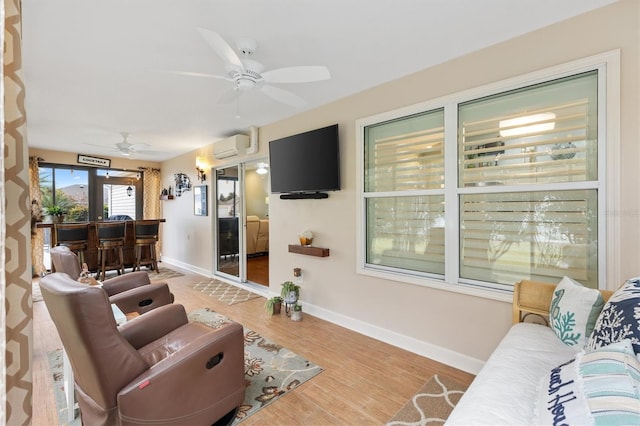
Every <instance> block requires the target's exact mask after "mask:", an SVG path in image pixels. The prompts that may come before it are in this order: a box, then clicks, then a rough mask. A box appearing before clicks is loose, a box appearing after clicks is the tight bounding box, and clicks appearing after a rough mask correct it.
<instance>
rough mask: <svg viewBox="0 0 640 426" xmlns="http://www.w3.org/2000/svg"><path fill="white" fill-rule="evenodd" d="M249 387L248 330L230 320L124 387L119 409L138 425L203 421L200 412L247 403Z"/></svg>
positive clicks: (215, 418) (120, 395)
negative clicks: (246, 374)
mask: <svg viewBox="0 0 640 426" xmlns="http://www.w3.org/2000/svg"><path fill="white" fill-rule="evenodd" d="M202 326H203V327H207V326H205V325H202ZM244 392H245V378H244V335H243V330H242V326H241V325H240V324H237V323H230V324H228V325H225V326H224V327H222V328H219V329H210V331H209V332H206V333H204V334H203V335H201V336H200V337H198V338H196V339H194V340H193V341H191V342H190V343H189V344H188V345H186V346H184V347H182V348H181V349H180V350H178V351H177V352H175V353H173V354H171V356H170V357H167V358H164V359H163V360H161V361H159V362H158V363H156V364H154V365H153V367H152V368H150V369H149V370H147V371H145V372H144V373H142V374H141V375H140V376H138V377H137V378H136V379H135V380H133V381H132V382H131V383H130V384H129V385H127V386H125V387H124V388H123V389H121V390H120V392H118V397H117V398H118V411H119V413H120V418H121V419H122V420H124V421H126V422H131V423H136V424H137V423H138V422H139V423H143V422H146V423H148V424H151V423H154V422H157V423H163V422H165V423H182V424H204V423H206V421H205V419H203V418H201V417H200V416H206V415H209V416H210V415H211V413H212V411H216V412H219V417H222V415H224V414H226V413H227V412H228V411H230V410H231V409H233V408H234V407H237V406H238V405H240V404H241V403H242V401H243V399H244ZM160 401H165V403H159V402H160ZM166 401H171V403H166ZM207 412H208V413H207ZM219 417H217V416H214V418H213V419H211V418H209V419H208V420H209V421H215V420H217V418H219Z"/></svg>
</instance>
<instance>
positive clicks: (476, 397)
mask: <svg viewBox="0 0 640 426" xmlns="http://www.w3.org/2000/svg"><path fill="white" fill-rule="evenodd" d="M555 287H556V286H555V285H554V284H548V283H540V282H533V281H522V282H520V283H518V284H516V287H515V290H514V300H513V322H514V325H513V326H512V327H511V329H510V330H509V332H508V333H507V335H506V336H505V337H504V338H503V339H502V341H501V342H500V344H499V345H498V347H497V348H496V349H495V351H494V352H493V353H492V354H491V356H490V357H489V359H488V360H487V362H486V364H485V365H484V367H483V368H482V370H481V371H480V373H478V375H477V377H476V378H475V379H474V381H473V382H472V384H471V386H470V387H469V388H468V389H467V391H466V392H465V393H464V395H463V396H462V398H461V399H460V401H459V402H458V404H457V405H456V407H455V408H454V410H453V411H452V413H451V415H450V416H449V418H448V419H447V422H446V424H447V425H452V426H453V425H530V424H535V423H537V422H536V418H535V416H534V413H535V412H536V404H537V401H538V400H539V394H540V387H541V386H540V383H541V379H542V378H543V377H544V376H545V375H548V374H549V373H550V371H551V370H552V369H554V368H556V367H558V366H559V365H561V364H562V363H565V362H567V361H568V360H571V359H572V358H575V357H576V353H577V351H576V349H575V348H573V347H570V346H567V345H565V344H564V343H563V342H562V341H561V340H560V339H559V338H558V337H557V336H556V334H555V333H554V332H553V330H552V329H551V328H549V327H548V326H547V325H546V323H547V321H548V316H549V307H550V303H551V299H552V298H553V294H554V289H555ZM600 293H601V294H602V296H603V299H604V301H606V300H608V299H609V297H610V296H611V294H612V292H609V291H600ZM532 318H533V319H534V321H535V322H537V323H531V322H523V321H531V320H532ZM545 400H546V399H545ZM638 403H639V404H640V400H638ZM587 411H588V410H587Z"/></svg>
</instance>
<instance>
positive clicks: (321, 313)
mask: <svg viewBox="0 0 640 426" xmlns="http://www.w3.org/2000/svg"><path fill="white" fill-rule="evenodd" d="M301 304H302V305H304V310H305V312H308V313H309V314H311V315H313V316H315V317H317V318H320V319H323V320H325V321H329V322H332V323H334V324H337V325H339V326H341V327H344V328H348V329H349V330H352V331H355V332H357V333H360V334H363V335H365V336H368V337H371V338H374V339H377V340H380V341H382V342H385V343H388V344H390V345H393V346H397V347H399V348H401V349H405V350H407V351H409V352H413V353H416V354H418V355H422V356H424V357H426V358H429V359H433V360H435V361H438V362H441V363H443V364H447V365H450V366H452V367H454V368H457V369H459V370H463V371H466V372H468V373H471V374H478V372H479V371H480V369H481V368H482V366H483V365H484V361H481V360H479V359H476V358H472V357H470V356H468V355H464V354H461V353H459V352H455V351H452V350H450V349H446V348H443V347H441V346H437V345H433V344H431V343H428V342H424V341H422V340H418V339H415V338H413V337H410V336H406V335H404V334H400V333H397V332H395V331H391V330H387V329H385V328H382V327H378V326H376V325H372V324H369V323H367V322H364V321H361V320H358V319H355V318H351V317H348V316H346V315H343V314H338V313H335V312H333V311H329V310H327V309H324V308H320V307H317V306H313V305H310V304H309V303H305V302H304V301H301Z"/></svg>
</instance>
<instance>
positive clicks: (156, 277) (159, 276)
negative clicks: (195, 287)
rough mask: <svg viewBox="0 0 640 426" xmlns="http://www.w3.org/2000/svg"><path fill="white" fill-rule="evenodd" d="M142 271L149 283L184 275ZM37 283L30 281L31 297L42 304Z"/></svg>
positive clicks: (170, 271)
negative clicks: (147, 276) (146, 275)
mask: <svg viewBox="0 0 640 426" xmlns="http://www.w3.org/2000/svg"><path fill="white" fill-rule="evenodd" d="M143 271H146V272H147V274H148V275H149V279H150V280H151V281H164V280H168V279H170V278H177V277H183V276H184V274H183V273H181V272H178V271H174V270H173V269H169V268H161V267H158V272H156V271H152V270H146V269H143ZM117 276H118V273H117V272H116V271H109V273H107V279H109V278H113V277H117ZM39 282H40V281H39V280H33V281H31V284H32V286H31V297H32V298H33V301H34V302H42V293H40V285H39V284H38V283H39Z"/></svg>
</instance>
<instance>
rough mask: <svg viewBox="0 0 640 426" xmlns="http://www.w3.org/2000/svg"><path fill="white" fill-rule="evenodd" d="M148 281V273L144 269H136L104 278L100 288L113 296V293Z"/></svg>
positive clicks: (145, 283) (148, 282)
mask: <svg viewBox="0 0 640 426" xmlns="http://www.w3.org/2000/svg"><path fill="white" fill-rule="evenodd" d="M150 283H151V281H150V280H149V274H147V273H146V272H144V271H136V272H130V273H128V274H125V275H119V276H117V277H113V278H109V279H108V280H104V281H103V282H102V288H103V289H104V291H106V292H107V295H108V296H113V295H114V294H117V293H121V292H123V291H127V290H131V289H132V288H136V287H140V286H143V285H147V284H150Z"/></svg>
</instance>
